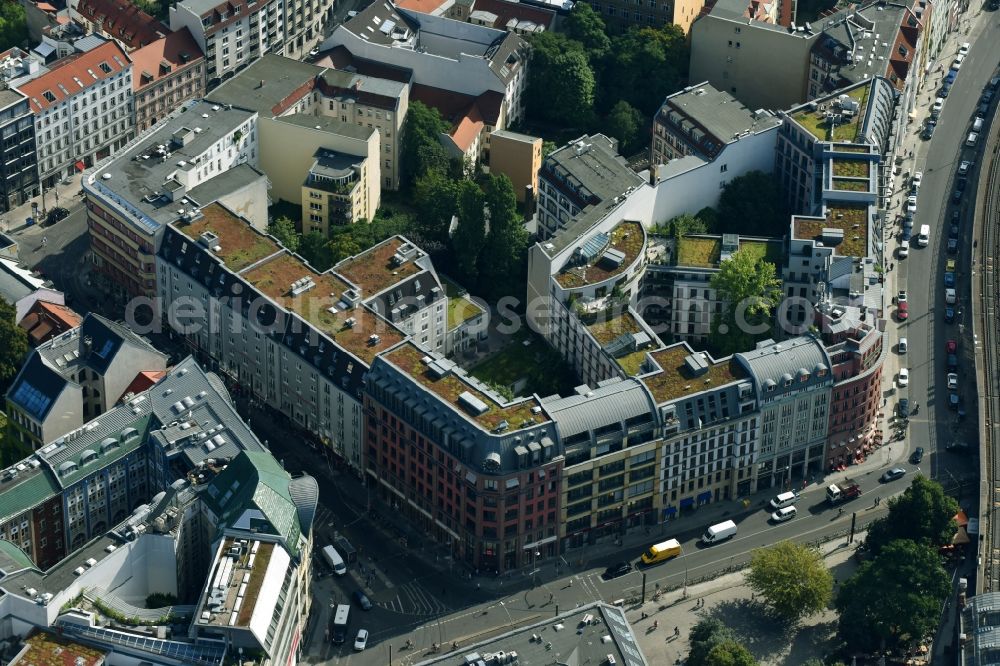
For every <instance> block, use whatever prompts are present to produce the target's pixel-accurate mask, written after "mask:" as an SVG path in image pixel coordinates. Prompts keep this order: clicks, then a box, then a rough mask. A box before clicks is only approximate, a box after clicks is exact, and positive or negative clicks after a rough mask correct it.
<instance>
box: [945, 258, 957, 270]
mask: <svg viewBox="0 0 1000 666" xmlns="http://www.w3.org/2000/svg"><path fill="white" fill-rule="evenodd" d="M957 268H958V265H957V264H956V263H955V260H954V259H949V260H948V261H946V262H945V264H944V269H945V270H946V271H951V272H952V273H954V272H955V270H956V269H957Z"/></svg>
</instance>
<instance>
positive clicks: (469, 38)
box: [322, 2, 528, 131]
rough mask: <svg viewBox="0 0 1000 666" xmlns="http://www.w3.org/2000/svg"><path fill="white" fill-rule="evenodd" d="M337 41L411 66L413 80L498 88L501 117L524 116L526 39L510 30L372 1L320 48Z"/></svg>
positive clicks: (468, 89) (463, 89)
mask: <svg viewBox="0 0 1000 666" xmlns="http://www.w3.org/2000/svg"><path fill="white" fill-rule="evenodd" d="M338 46H342V47H344V48H345V49H346V50H347V51H348V52H349V53H350V54H351V55H352V56H353V57H355V58H361V59H365V60H369V61H373V62H376V63H380V64H382V65H391V66H394V67H401V68H404V69H407V70H410V71H411V72H412V75H413V78H412V82H413V83H414V84H420V85H425V86H430V87H432V88H440V89H442V90H448V91H451V92H455V93H460V94H463V95H471V96H472V97H478V96H479V95H481V94H482V93H484V92H486V91H488V90H489V91H495V92H498V93H501V94H502V95H503V103H502V107H503V111H502V117H503V118H505V119H506V123H508V124H513V123H515V122H517V121H518V120H520V119H521V118H522V117H523V114H524V102H523V94H524V88H525V86H526V85H527V75H526V73H527V66H528V45H527V42H525V41H524V40H523V39H522V38H521V37H519V36H518V35H515V34H513V33H510V32H505V31H503V30H497V29H495V28H489V27H486V26H480V25H473V24H471V23H464V22H462V21H456V20H453V19H449V18H444V17H442V16H433V15H430V14H421V13H418V12H412V11H409V10H406V9H403V8H401V7H395V6H393V5H391V4H389V3H382V2H376V3H372V4H371V5H369V6H368V7H366V8H365V9H363V10H362V11H360V12H359V13H358V15H357V16H355V17H354V18H352V19H350V20H349V21H347V22H346V23H343V24H341V25H339V26H337V27H336V29H334V31H333V32H332V33H331V35H330V37H328V38H327V39H326V41H324V42H323V46H322V48H323V50H324V51H326V50H332V49H334V48H336V47H338ZM500 129H504V127H501V128H500ZM488 131H492V128H491V129H490V130H488Z"/></svg>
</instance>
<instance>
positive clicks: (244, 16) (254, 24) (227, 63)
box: [170, 0, 304, 90]
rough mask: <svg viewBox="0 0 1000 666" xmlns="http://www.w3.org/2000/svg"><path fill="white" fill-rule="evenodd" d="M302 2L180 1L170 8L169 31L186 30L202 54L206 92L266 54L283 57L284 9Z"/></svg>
mask: <svg viewBox="0 0 1000 666" xmlns="http://www.w3.org/2000/svg"><path fill="white" fill-rule="evenodd" d="M303 1H304V0H287V2H286V0H261V1H260V2H250V1H249V0H225V1H224V2H216V1H215V0H181V2H177V3H175V4H173V5H172V6H171V7H170V29H171V30H174V31H177V30H181V29H182V28H187V29H188V30H189V31H190V32H191V35H192V37H194V40H195V42H197V43H198V47H199V48H200V49H201V52H202V53H204V54H205V76H206V78H207V83H206V85H207V87H208V89H209V90H211V89H212V88H214V87H215V86H217V85H219V83H221V82H222V81H225V80H227V79H230V78H232V77H233V76H235V74H236V73H237V72H238V71H240V70H241V69H243V68H244V67H247V66H248V65H250V64H252V63H254V62H256V61H257V60H258V59H259V58H260V57H261V56H263V55H265V54H267V53H283V52H284V51H283V49H284V44H285V36H286V35H285V33H286V28H285V26H286V25H287V18H288V16H287V14H286V10H287V5H295V6H296V7H299V6H300V5H301V4H302V2H303Z"/></svg>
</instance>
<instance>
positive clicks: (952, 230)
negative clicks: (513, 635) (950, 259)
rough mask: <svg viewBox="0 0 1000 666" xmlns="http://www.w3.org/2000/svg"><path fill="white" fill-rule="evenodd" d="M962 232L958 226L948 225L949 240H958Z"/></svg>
mask: <svg viewBox="0 0 1000 666" xmlns="http://www.w3.org/2000/svg"><path fill="white" fill-rule="evenodd" d="M960 231H961V230H960V229H959V228H958V225H957V224H949V225H948V238H950V239H954V240H957V239H958V235H959V232H960ZM956 245H957V243H956Z"/></svg>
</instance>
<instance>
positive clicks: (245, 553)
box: [198, 537, 275, 627]
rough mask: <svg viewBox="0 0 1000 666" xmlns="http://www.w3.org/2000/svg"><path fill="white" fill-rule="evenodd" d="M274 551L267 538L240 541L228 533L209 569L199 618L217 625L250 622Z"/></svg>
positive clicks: (238, 624)
mask: <svg viewBox="0 0 1000 666" xmlns="http://www.w3.org/2000/svg"><path fill="white" fill-rule="evenodd" d="M274 552H275V547H274V544H273V543H270V542H267V541H257V540H250V539H246V540H243V543H241V542H240V541H239V540H237V539H234V538H232V537H228V538H227V539H226V540H225V542H224V543H223V544H222V547H221V548H220V549H219V556H218V558H216V560H215V563H214V565H213V567H212V570H211V572H210V576H211V578H210V579H209V584H208V585H207V586H206V589H205V592H204V597H205V598H204V600H203V601H204V604H203V605H202V606H201V609H200V610H201V616H200V617H199V620H198V621H199V622H200V623H201V624H209V625H215V626H220V627H232V626H236V627H247V626H249V625H250V619H251V617H253V614H254V609H255V608H256V607H257V600H258V598H260V593H261V588H262V587H263V585H264V579H265V577H266V576H267V574H268V567H269V565H270V563H271V556H272V554H273V553H274ZM273 575H274V574H273V573H272V576H273Z"/></svg>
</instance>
